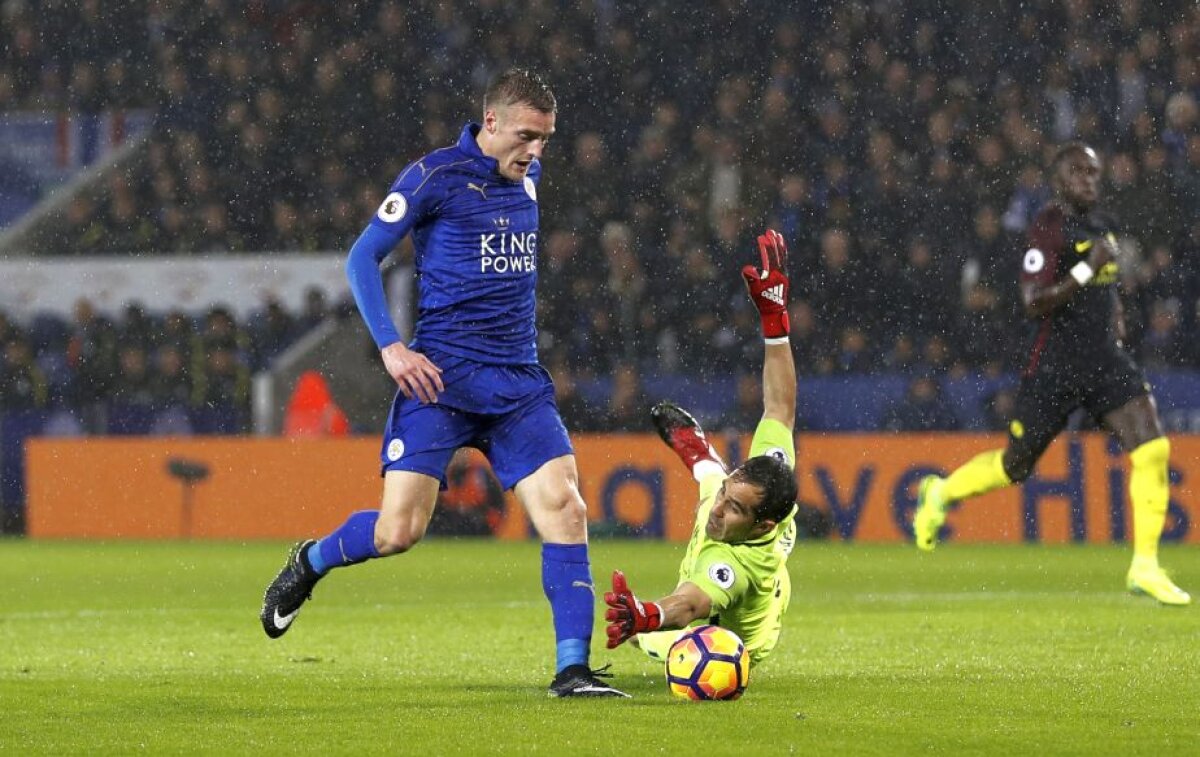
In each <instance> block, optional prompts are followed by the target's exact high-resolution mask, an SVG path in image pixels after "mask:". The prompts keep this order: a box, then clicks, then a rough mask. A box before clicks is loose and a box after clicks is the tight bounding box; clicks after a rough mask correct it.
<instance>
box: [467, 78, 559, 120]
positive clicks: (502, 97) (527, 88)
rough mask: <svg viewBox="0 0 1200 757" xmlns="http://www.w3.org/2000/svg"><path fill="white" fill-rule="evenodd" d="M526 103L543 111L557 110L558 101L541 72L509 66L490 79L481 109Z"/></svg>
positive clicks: (552, 111) (551, 111)
mask: <svg viewBox="0 0 1200 757" xmlns="http://www.w3.org/2000/svg"><path fill="white" fill-rule="evenodd" d="M518 104H520V105H528V106H529V107H531V108H533V109H534V110H540V111H541V112H543V113H554V112H555V111H556V110H558V101H557V100H555V99H554V93H553V92H551V91H550V85H549V84H547V83H546V80H545V79H543V78H542V76H541V74H539V73H537V72H535V71H530V70H529V69H527V68H510V69H508V70H507V71H504V72H503V73H501V74H499V75H498V76H496V78H494V79H492V82H491V84H488V88H487V91H486V92H484V94H483V109H484V110H485V111H486V110H492V109H493V108H496V107H499V106H507V105H518Z"/></svg>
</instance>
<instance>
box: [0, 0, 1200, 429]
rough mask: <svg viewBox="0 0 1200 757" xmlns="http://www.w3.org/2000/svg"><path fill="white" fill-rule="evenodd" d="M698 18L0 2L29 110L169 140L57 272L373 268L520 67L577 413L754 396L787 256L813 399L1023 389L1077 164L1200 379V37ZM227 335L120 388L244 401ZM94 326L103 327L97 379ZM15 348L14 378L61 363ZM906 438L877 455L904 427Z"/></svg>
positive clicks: (1140, 302)
mask: <svg viewBox="0 0 1200 757" xmlns="http://www.w3.org/2000/svg"><path fill="white" fill-rule="evenodd" d="M695 5H696V4H689V3H677V2H665V1H664V0H653V1H651V2H645V3H626V4H622V3H616V2H613V1H612V0H591V1H585V2H572V3H566V2H551V1H550V0H545V1H542V2H527V3H520V4H516V3H507V2H499V1H498V0H484V1H483V2H478V3H471V4H452V3H445V2H439V1H434V0H411V1H409V2H394V1H391V0H384V1H373V2H359V3H323V2H311V1H304V0H249V1H244V2H233V1H232V0H204V2H184V1H183V0H147V1H146V2H124V3H122V2H103V3H101V2H99V0H83V2H55V1H52V0H46V1H44V2H38V3H33V2H21V1H20V0H7V1H6V2H0V14H2V16H3V18H2V23H0V109H3V110H21V109H47V110H59V109H72V110H78V111H101V110H107V109H113V108H132V107H147V108H151V109H153V110H154V111H155V112H156V114H157V115H156V125H155V128H154V131H153V135H152V137H151V139H150V142H149V144H148V147H147V148H146V152H145V155H144V159H143V160H141V161H139V162H138V163H137V164H136V167H135V168H134V169H132V170H129V171H122V172H118V173H115V174H114V175H112V176H111V177H109V178H108V179H107V184H106V186H105V189H104V191H103V192H102V193H101V194H100V196H99V199H96V198H93V197H90V196H82V195H81V196H78V197H76V198H74V199H73V200H72V202H71V203H70V206H69V208H68V209H67V211H66V214H65V218H64V219H63V223H62V224H61V225H60V231H59V233H57V234H56V235H55V236H54V237H53V238H52V239H50V240H48V242H47V244H46V246H45V249H38V250H31V252H34V253H37V254H48V255H80V254H93V253H122V254H129V253H134V254H136V253H165V254H179V255H185V254H193V253H220V252H225V251H229V252H238V251H270V254H303V253H305V252H310V251H344V250H348V249H349V247H350V245H351V244H352V242H353V241H354V239H355V238H356V236H357V235H358V233H359V232H360V231H361V229H362V228H363V226H364V225H365V223H366V222H367V220H368V219H369V217H370V216H371V214H372V213H374V211H375V209H376V207H377V205H378V203H379V202H380V200H381V198H382V197H383V195H384V194H385V192H386V189H387V187H388V186H389V184H390V183H391V181H392V180H393V178H394V177H395V176H396V175H397V174H398V173H399V172H400V170H401V169H402V168H403V167H404V165H405V164H407V163H408V162H409V161H411V160H413V159H415V158H417V157H419V156H421V155H422V154H424V153H425V152H427V151H429V150H431V149H434V148H437V147H441V146H444V145H446V144H449V143H451V142H453V141H454V140H455V139H456V137H457V135H458V132H459V129H460V128H461V126H462V124H463V123H464V122H465V121H467V120H477V119H478V118H479V116H480V104H479V100H480V93H481V91H482V89H483V87H484V85H485V84H486V82H487V80H488V79H489V78H490V77H491V76H492V75H493V74H495V73H496V72H497V71H499V70H501V69H503V68H504V67H507V66H509V65H513V64H518V65H524V66H529V67H533V68H536V69H540V70H542V71H544V72H546V73H547V75H548V78H549V80H550V82H551V84H552V86H553V88H554V90H555V93H556V95H557V97H558V102H559V119H558V134H557V136H556V137H555V139H554V140H553V143H552V144H551V145H550V147H549V149H548V151H547V154H546V157H545V159H544V164H545V170H544V179H543V184H542V187H541V189H540V190H539V198H540V200H541V212H542V235H541V239H540V247H541V256H540V262H539V294H540V307H541V312H540V316H539V327H540V331H541V341H542V343H541V349H542V357H543V360H544V362H546V363H547V364H548V365H549V366H551V368H552V369H553V370H554V371H555V375H556V377H557V378H559V379H560V381H565V382H568V383H569V382H571V381H573V380H581V381H584V382H586V381H588V380H592V379H596V378H598V377H603V378H604V379H605V380H606V381H607V380H611V384H612V386H613V392H614V395H615V394H616V393H617V392H624V393H625V394H628V395H630V396H631V397H634V398H637V397H638V396H640V394H639V393H640V392H641V390H640V388H639V377H640V376H645V375H649V374H661V373H664V372H665V373H686V374H688V375H691V376H695V377H699V378H700V379H704V378H705V377H710V376H729V375H730V374H740V373H741V372H743V371H746V370H755V366H756V365H757V361H758V359H759V358H758V354H759V346H758V340H757V333H758V324H757V319H756V317H755V314H754V312H753V310H752V309H751V308H750V307H749V305H748V302H747V301H746V300H745V297H744V294H743V293H742V291H741V287H742V283H741V280H740V278H739V275H738V270H739V269H740V267H741V266H742V265H743V264H744V263H746V262H753V261H754V256H755V255H756V252H755V250H754V247H753V239H754V235H755V234H756V233H757V232H758V231H760V230H761V229H762V228H763V227H765V226H767V225H770V226H773V227H775V228H777V229H779V230H780V231H781V232H782V233H783V235H784V237H785V238H786V239H787V240H788V242H789V244H790V246H791V250H792V261H791V265H790V268H791V275H792V281H793V301H794V304H793V306H792V324H793V326H792V328H793V335H792V340H793V343H794V344H795V347H796V351H797V357H798V362H799V369H800V372H801V373H802V374H815V375H841V374H864V373H875V372H900V373H904V374H907V375H910V376H912V377H913V381H912V384H911V386H910V389H909V391H910V394H915V395H920V394H921V393H927V392H932V393H933V394H934V395H936V393H937V387H938V382H939V380H940V379H941V378H943V377H947V376H951V377H953V376H961V375H964V374H967V373H978V374H984V375H989V376H997V375H1001V374H1004V373H1006V372H1011V371H1013V370H1015V369H1017V368H1018V367H1019V366H1020V365H1021V363H1022V359H1023V349H1024V344H1025V330H1026V326H1025V323H1024V322H1023V319H1022V317H1021V314H1020V308H1019V302H1018V292H1017V288H1016V279H1017V273H1018V268H1017V266H1018V261H1020V259H1021V255H1022V253H1023V251H1024V249H1025V247H1024V244H1023V241H1024V236H1025V232H1026V229H1027V227H1028V225H1029V223H1030V221H1031V219H1032V218H1033V217H1034V215H1035V214H1036V213H1037V211H1038V210H1039V208H1040V207H1041V206H1042V205H1043V204H1044V203H1045V202H1046V201H1047V200H1048V199H1049V197H1050V195H1051V190H1050V188H1049V186H1048V185H1047V181H1046V177H1045V174H1044V171H1043V167H1044V166H1045V164H1046V162H1047V159H1048V156H1049V155H1050V154H1051V153H1052V151H1053V148H1054V146H1055V145H1057V144H1061V143H1062V142H1064V141H1066V140H1069V139H1082V140H1085V141H1087V142H1088V143H1089V144H1092V145H1094V146H1095V147H1096V148H1097V149H1098V150H1099V152H1100V154H1101V155H1102V157H1103V160H1104V166H1105V177H1106V188H1105V196H1104V198H1103V201H1102V204H1103V205H1104V206H1105V207H1107V208H1109V209H1111V210H1112V211H1113V213H1114V214H1115V215H1116V217H1117V218H1118V219H1119V221H1120V225H1121V229H1122V232H1123V233H1122V240H1121V263H1122V271H1123V280H1122V286H1123V296H1124V298H1125V300H1126V310H1127V314H1128V318H1129V326H1130V341H1131V344H1132V345H1133V347H1134V349H1135V350H1136V351H1137V354H1138V355H1139V357H1140V359H1141V360H1142V362H1143V364H1144V365H1145V366H1146V368H1147V369H1149V370H1151V371H1156V370H1163V369H1169V368H1173V367H1194V366H1195V365H1196V364H1197V362H1198V361H1200V352H1198V350H1200V339H1197V330H1198V326H1197V312H1196V311H1197V294H1198V291H1200V264H1198V263H1197V260H1198V259H1200V106H1198V103H1200V6H1197V5H1196V4H1195V3H1194V2H1188V1H1185V0H1159V1H1157V2H1144V1H1139V0H1117V1H1116V2H1098V1H1097V2H1092V1H1091V0H1063V1H1059V0H1034V1H1033V2H1026V3H1021V4H1019V5H1015V6H1011V7H1010V6H1003V5H997V4H987V3H982V4H981V3H973V4H970V3H969V4H945V3H936V2H925V1H916V2H899V0H878V1H875V2H812V3H743V2H734V1H733V0H723V1H722V2H713V3H705V4H702V6H701V7H693V6H695ZM399 254H400V255H405V254H410V253H409V252H408V251H407V250H402V251H401V252H400V253H399ZM192 315H193V316H197V315H199V314H192ZM214 318H215V320H217V321H220V320H222V319H221V318H220V317H219V316H214V315H213V314H212V313H209V314H208V315H207V316H204V317H203V318H202V319H201V320H202V321H203V324H202V325H201V326H199V327H197V328H196V329H195V333H194V334H193V335H192V336H191V337H189V338H188V339H186V340H182V341H180V340H179V339H176V338H174V337H172V338H167V339H165V340H164V339H161V338H160V339H157V340H149V341H148V340H147V339H145V338H143V336H141V335H140V334H139V333H138V330H137V327H136V326H131V325H130V324H131V323H132V322H135V321H136V320H137V319H136V318H135V317H133V316H132V314H131V313H129V312H127V313H126V314H125V315H124V317H123V318H122V319H121V323H119V324H112V333H111V335H112V341H113V345H114V346H113V347H112V349H111V356H110V357H108V358H105V361H106V363H105V364H106V365H107V366H109V367H110V368H111V367H112V366H119V367H120V370H121V371H124V366H125V365H126V362H127V361H128V362H132V363H136V362H138V361H139V358H138V357H137V354H138V353H139V351H140V353H141V357H140V360H141V362H143V363H146V364H160V363H162V362H163V361H166V362H168V363H169V362H171V361H172V358H171V357H170V355H171V353H172V352H178V353H180V354H179V356H178V360H179V361H180V362H181V363H183V364H188V365H192V366H194V368H193V378H195V379H199V377H200V376H202V375H209V374H210V373H212V372H214V371H215V372H216V373H218V374H220V371H219V370H218V368H217V367H216V366H214V365H213V363H218V364H219V363H222V362H230V361H224V360H223V359H222V358H219V357H216V358H215V357H214V353H213V352H211V351H208V352H206V351H205V350H203V349H199V350H198V349H197V348H196V347H195V345H196V344H203V342H204V339H205V336H204V335H205V334H208V333H209V332H210V327H211V324H212V322H213V321H214ZM271 318H272V316H270V315H266V316H264V317H263V318H262V319H261V320H260V321H258V322H256V323H257V325H256V324H240V325H235V326H234V327H232V330H233V332H234V333H235V334H237V335H238V336H237V337H236V338H233V342H232V343H233V344H235V345H236V350H234V351H233V352H232V357H233V358H234V359H233V360H232V361H231V362H232V363H233V364H234V366H235V368H236V369H235V370H234V374H236V376H241V373H240V372H241V371H244V370H247V369H250V368H251V367H255V366H256V365H257V363H259V362H261V361H262V360H264V359H269V353H270V350H269V349H268V350H267V351H266V353H264V352H262V351H257V352H256V348H255V347H254V346H253V345H254V344H256V340H258V339H259V338H260V337H258V336H255V334H261V333H262V331H261V329H262V328H266V329H267V330H268V331H269V330H270V326H269V325H267V326H264V324H269V323H270V321H271ZM161 320H162V326H163V328H164V329H165V327H166V324H167V323H168V322H170V321H171V320H172V319H171V318H169V317H163V318H162V319H161ZM302 321H303V318H297V323H299V322H302ZM296 327H297V328H298V326H296ZM88 328H89V327H88V326H87V323H86V318H81V317H77V318H76V323H75V324H74V325H72V327H71V329H72V331H71V334H72V336H71V338H70V339H69V340H68V342H67V344H68V347H67V348H66V350H65V352H64V354H65V355H67V358H66V359H67V360H68V361H70V360H71V359H72V358H71V354H72V353H71V351H70V350H71V349H72V347H70V346H69V345H73V344H75V343H76V342H75V339H76V336H75V335H77V334H78V333H80V332H82V333H87V329H88ZM225 328H226V330H228V329H229V328H230V327H229V326H228V325H227V326H226V327H225ZM163 333H165V331H164V332H163ZM230 338H232V337H220V340H225V341H224V342H222V343H223V344H224V343H227V342H228V340H229V339H230ZM86 341H87V340H86V339H84V340H83V342H84V343H86ZM16 344H17V345H18V346H17V347H15V348H14V347H12V343H11V342H10V347H9V348H8V349H7V350H6V353H5V359H4V364H5V366H6V367H5V370H6V371H9V372H11V370H12V368H11V366H12V365H13V364H14V363H15V364H20V362H21V360H22V358H21V355H20V353H21V352H22V350H24V351H26V352H28V351H30V350H31V349H32V351H34V352H38V351H39V350H41V349H42V348H43V346H42V345H39V344H36V343H35V344H32V345H28V344H27V345H26V346H25V347H21V346H20V344H21V341H20V340H18V341H17V342H16ZM224 351H225V352H228V350H224ZM222 352H223V350H217V351H216V354H217V355H220V354H221V353H222ZM10 353H12V354H10ZM164 354H165V355H166V357H164ZM197 355H201V356H203V357H204V359H203V360H197V359H196V356H197ZM264 355H266V357H265V358H264ZM6 375H8V374H6ZM110 378H111V380H112V381H118V380H120V379H119V376H118V373H114V374H113V375H112V376H111V377H110ZM106 380H108V379H106ZM95 386H104V387H107V386H109V385H107V384H103V383H100V384H95ZM112 386H114V387H115V386H116V384H113V385H112ZM201 387H204V388H201ZM215 387H220V389H217V388H215ZM242 387H244V381H243V379H242V378H237V377H235V376H234V375H228V376H225V377H224V378H220V379H216V380H210V381H206V382H204V383H200V384H193V385H192V387H191V388H190V389H189V391H190V393H191V396H192V397H197V396H199V395H201V394H203V393H204V392H211V391H226V390H228V391H239V392H240V391H242ZM731 401H732V398H731ZM615 404H617V403H615V400H614V405H615ZM632 404H633V405H637V404H638V403H637V402H633V403H632ZM901 410H902V408H901V409H898V410H897V411H896V412H895V413H891V414H889V416H888V417H887V418H881V419H880V424H881V425H882V426H885V427H889V428H891V427H897V428H907V427H908V426H909V425H910V424H909V423H908V422H907V421H905V420H904V417H903V413H902V412H901ZM588 412H589V411H588V410H587V409H586V408H581V409H579V410H578V414H579V417H580V418H583V421H581V422H580V423H579V424H578V425H581V426H584V427H586V426H587V425H588V423H589V418H591V416H589V415H588ZM730 412H736V408H731V410H730ZM926 415H928V414H926ZM592 416H603V418H602V419H597V420H596V423H597V425H606V426H612V425H613V421H612V418H613V415H612V412H611V408H610V410H607V411H605V412H604V413H596V412H592ZM570 420H571V419H570V418H568V422H570ZM923 422H924V423H925V424H926V425H927V426H928V420H927V418H926V420H924V421H923ZM642 425H643V424H642V423H640V422H639V423H638V426H637V428H641V427H642ZM933 427H940V426H937V425H935V426H933Z"/></svg>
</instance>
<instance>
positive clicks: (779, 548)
mask: <svg viewBox="0 0 1200 757" xmlns="http://www.w3.org/2000/svg"><path fill="white" fill-rule="evenodd" d="M758 455H775V456H783V457H784V458H786V461H787V464H788V465H789V466H790V467H792V468H795V467H796V447H795V440H794V438H793V437H792V432H791V431H790V430H789V429H788V428H787V426H785V425H783V424H782V423H780V422H779V421H776V420H770V419H764V420H763V421H761V422H760V423H759V424H758V428H757V429H756V430H755V432H754V440H753V442H751V444H750V457H757V456H758ZM726 478H728V476H727V475H725V474H723V473H715V474H712V475H709V476H705V477H704V478H703V479H701V481H700V505H699V507H698V509H697V510H696V522H695V524H694V525H693V526H692V537H691V540H690V541H689V542H688V547H687V553H686V554H685V555H684V556H683V562H682V563H681V564H680V566H679V582H680V583H684V582H690V583H693V584H695V585H696V586H698V587H700V590H701V591H703V592H704V593H705V594H707V595H708V598H709V599H710V600H712V612H713V617H712V618H711V619H710V620H709V621H708V622H711V623H715V624H717V625H720V626H722V627H724V628H728V629H729V630H731V631H733V632H734V633H736V634H737V635H738V636H740V637H741V638H742V641H743V642H744V643H745V644H746V649H747V650H749V652H750V661H751V663H752V664H755V663H759V662H762V661H763V660H764V659H766V657H767V655H769V654H770V653H771V650H772V649H774V648H775V644H776V642H778V641H779V632H780V630H781V629H782V625H783V615H784V613H785V612H786V611H787V607H788V601H789V600H790V599H791V595H792V585H791V581H790V580H789V578H788V572H787V559H788V555H789V554H791V551H792V547H793V546H795V543H796V523H795V515H796V510H795V508H793V509H792V512H791V513H789V514H788V516H787V517H786V518H784V519H783V520H782V521H780V522H779V524H778V525H776V526H775V528H774V529H772V530H771V531H769V532H767V533H766V534H764V535H763V536H762V537H760V538H758V539H755V540H754V541H748V542H742V543H740V544H726V543H724V542H719V541H714V540H712V539H710V538H709V537H708V534H707V533H705V524H706V523H707V522H708V516H709V513H710V512H711V511H712V508H713V505H714V504H715V503H716V498H717V492H718V491H719V490H720V489H721V484H722V483H723V482H724V481H725V479H726ZM671 633H673V634H675V635H678V632H671ZM647 651H648V652H649V651H650V650H649V649H647Z"/></svg>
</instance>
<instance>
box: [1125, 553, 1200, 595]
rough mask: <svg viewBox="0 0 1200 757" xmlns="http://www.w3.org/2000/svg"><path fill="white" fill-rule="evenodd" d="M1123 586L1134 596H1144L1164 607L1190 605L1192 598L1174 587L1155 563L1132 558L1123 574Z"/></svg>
mask: <svg viewBox="0 0 1200 757" xmlns="http://www.w3.org/2000/svg"><path fill="white" fill-rule="evenodd" d="M1125 586H1126V588H1128V589H1129V591H1131V592H1133V593H1134V594H1144V595H1146V596H1148V597H1153V598H1154V599H1157V600H1158V601H1159V602H1160V603H1162V604H1164V605H1171V606H1172V607H1183V606H1184V605H1190V604H1191V603H1192V596H1191V595H1190V594H1188V593H1187V592H1186V591H1184V590H1183V589H1181V588H1179V587H1178V586H1176V585H1175V582H1174V581H1172V580H1171V578H1170V577H1169V576H1168V575H1167V573H1166V571H1164V570H1163V569H1162V568H1160V567H1159V566H1158V562H1157V561H1152V560H1140V559H1138V558H1136V557H1135V558H1134V560H1133V565H1131V566H1129V572H1128V573H1126V574H1125Z"/></svg>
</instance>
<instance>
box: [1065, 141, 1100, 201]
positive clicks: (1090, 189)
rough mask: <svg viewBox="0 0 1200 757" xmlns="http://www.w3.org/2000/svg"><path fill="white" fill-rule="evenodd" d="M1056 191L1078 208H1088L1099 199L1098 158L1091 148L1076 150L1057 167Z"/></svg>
mask: <svg viewBox="0 0 1200 757" xmlns="http://www.w3.org/2000/svg"><path fill="white" fill-rule="evenodd" d="M1057 179H1058V191H1059V192H1061V193H1062V195H1063V198H1064V199H1065V200H1066V201H1067V202H1069V203H1071V204H1072V205H1074V206H1075V207H1079V208H1089V207H1091V206H1092V205H1094V204H1095V203H1096V200H1098V199H1100V158H1098V157H1096V153H1095V151H1093V150H1092V149H1091V148H1088V149H1087V150H1084V151H1080V150H1076V151H1074V152H1072V153H1071V154H1070V155H1067V156H1066V157H1065V158H1064V159H1063V161H1062V162H1061V163H1059V165H1058V177H1057Z"/></svg>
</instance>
